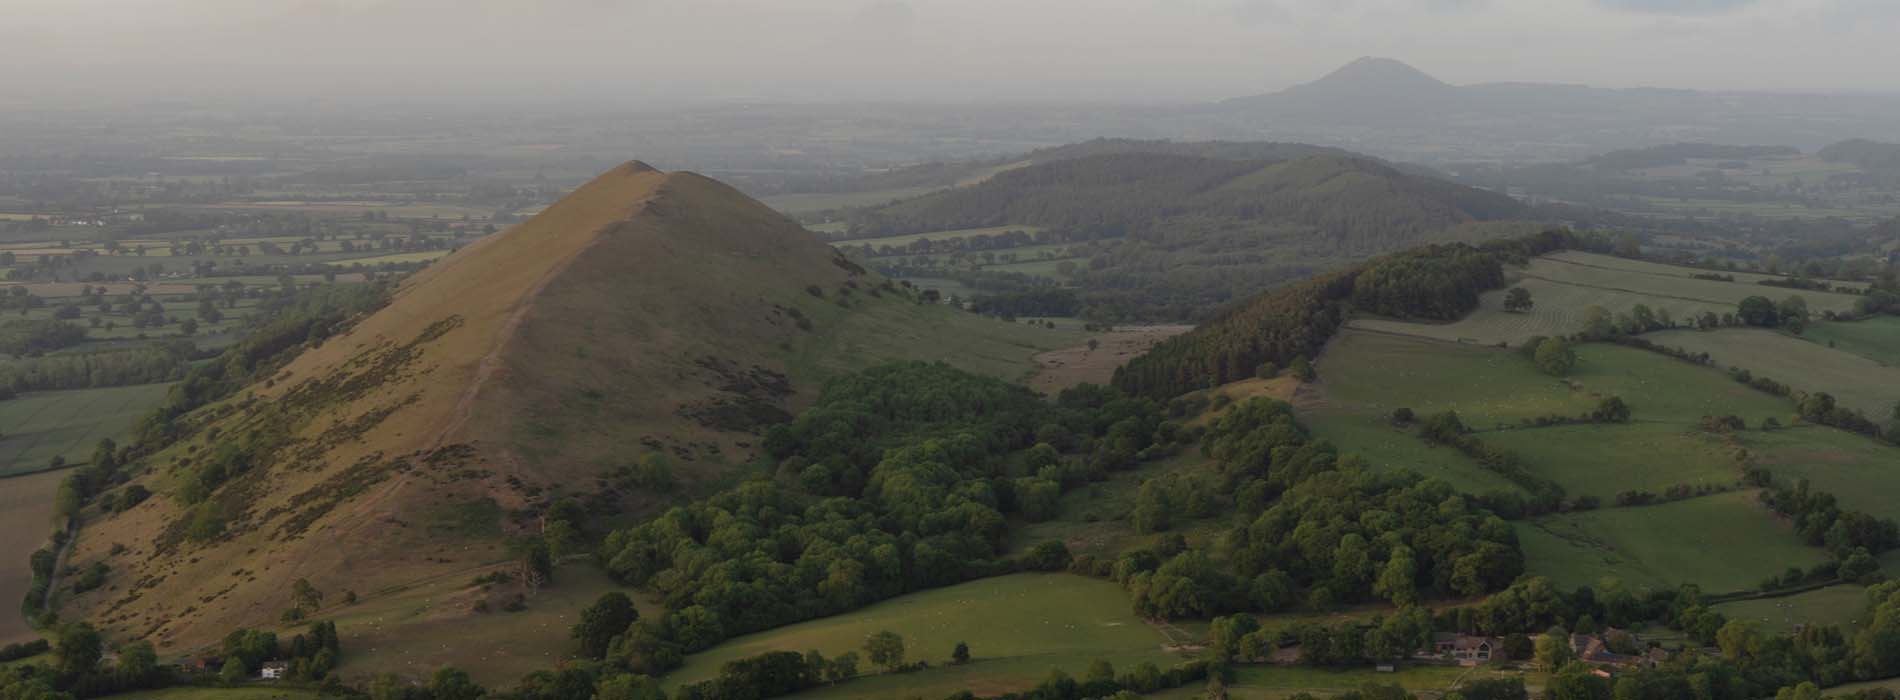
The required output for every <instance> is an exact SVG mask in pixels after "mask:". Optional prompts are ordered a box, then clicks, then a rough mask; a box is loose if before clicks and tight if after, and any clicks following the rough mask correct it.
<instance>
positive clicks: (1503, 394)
mask: <svg viewBox="0 0 1900 700" xmlns="http://www.w3.org/2000/svg"><path fill="white" fill-rule="evenodd" d="M1316 369H1317V371H1318V372H1319V389H1320V392H1321V394H1322V395H1323V396H1324V398H1323V399H1322V401H1323V408H1325V409H1337V410H1351V411H1353V412H1355V413H1357V414H1359V415H1362V416H1365V417H1367V418H1372V417H1378V416H1390V415H1391V414H1392V410H1393V409H1396V408H1401V407H1405V408H1410V409H1412V410H1413V411H1414V412H1416V413H1417V414H1418V415H1420V416H1425V415H1430V414H1433V413H1438V412H1441V411H1446V410H1456V411H1458V413H1459V415H1460V416H1462V417H1463V418H1464V420H1465V422H1466V423H1468V424H1470V425H1472V426H1474V427H1479V428H1483V427H1489V426H1491V425H1494V424H1497V423H1516V422H1517V421H1518V419H1520V418H1534V417H1537V416H1542V415H1548V414H1552V413H1560V414H1565V415H1572V414H1576V413H1581V412H1584V411H1588V410H1590V407H1591V405H1592V404H1593V402H1591V401H1589V400H1588V397H1586V396H1582V395H1579V394H1578V392H1575V391H1573V390H1571V388H1570V387H1569V386H1568V385H1566V384H1565V383H1564V382H1563V380H1561V379H1558V378H1556V377H1552V376H1549V375H1545V374H1543V373H1541V372H1538V371H1537V368H1535V367H1533V366H1532V365H1531V363H1530V362H1528V361H1526V360H1524V358H1522V357H1519V356H1518V354H1517V353H1515V352H1511V351H1507V350H1499V349H1496V348H1484V347H1474V346H1466V345H1458V344H1454V343H1445V342H1438V341H1432V340H1425V339H1421V338H1416V337H1407V336H1400V335H1390V334H1385V333H1375V332H1367V331H1361V330H1352V329H1348V330H1346V331H1344V332H1342V333H1340V334H1339V335H1338V336H1336V337H1334V338H1333V340H1332V342H1331V343H1330V344H1328V345H1327V347H1326V351H1325V352H1324V353H1322V354H1321V355H1320V359H1319V362H1318V364H1317V366H1316Z"/></svg>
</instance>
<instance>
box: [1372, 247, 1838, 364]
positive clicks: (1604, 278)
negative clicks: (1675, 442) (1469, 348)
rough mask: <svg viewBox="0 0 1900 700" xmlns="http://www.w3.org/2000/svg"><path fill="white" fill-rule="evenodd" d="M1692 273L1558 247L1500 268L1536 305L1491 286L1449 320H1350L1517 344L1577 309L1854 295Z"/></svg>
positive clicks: (1568, 319)
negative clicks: (1519, 308)
mask: <svg viewBox="0 0 1900 700" xmlns="http://www.w3.org/2000/svg"><path fill="white" fill-rule="evenodd" d="M1699 272H1701V271H1699V270H1694V269H1692V268H1684V267H1672V266H1668V265H1660V264H1657V263H1648V262H1643V261H1633V260H1624V259H1622V258H1616V257H1612V256H1608V255H1597V254H1593V253H1579V252H1574V251H1572V252H1565V253H1559V254H1556V255H1551V256H1546V257H1541V258H1536V259H1533V260H1532V261H1531V262H1530V264H1529V265H1527V266H1525V267H1523V268H1521V269H1516V270H1507V271H1506V274H1507V277H1510V278H1511V282H1510V283H1509V285H1510V286H1516V287H1523V288H1524V289H1525V290H1527V291H1529V292H1530V293H1531V299H1532V301H1533V302H1534V303H1535V306H1534V307H1533V308H1532V309H1531V310H1530V311H1528V312H1511V311H1505V310H1504V295H1505V292H1506V291H1507V290H1505V289H1498V290H1492V291H1489V292H1485V293H1484V294H1483V295H1481V296H1480V302H1479V308H1478V309H1477V310H1475V311H1473V312H1471V313H1470V314H1467V315H1466V316H1465V317H1464V318H1461V319H1459V320H1457V321H1453V322H1450V323H1413V322H1408V321H1396V320H1390V319H1355V320H1354V321H1352V322H1351V325H1352V326H1353V327H1356V328H1364V329H1369V330H1378V331H1384V332H1389V333H1400V334H1407V335H1416V336H1421V337H1427V338H1436V339H1440V340H1450V341H1457V342H1465V343H1474V344H1484V345H1496V344H1499V343H1508V344H1516V343H1518V342H1521V341H1523V340H1524V339H1525V338H1528V337H1530V336H1533V335H1545V336H1550V335H1568V334H1571V333H1576V332H1578V331H1581V330H1583V327H1584V325H1585V316H1584V312H1585V310H1586V309H1588V308H1589V307H1591V306H1599V307H1602V308H1604V309H1605V310H1608V311H1610V312H1611V313H1623V312H1627V311H1629V310H1630V308H1631V307H1634V306H1635V305H1637V304H1644V305H1647V306H1649V307H1650V308H1651V309H1654V310H1656V311H1657V312H1658V313H1662V312H1667V313H1668V314H1669V315H1670V316H1671V317H1673V318H1674V319H1675V320H1677V321H1679V322H1680V321H1685V320H1687V319H1689V318H1692V317H1693V316H1696V315H1699V314H1701V313H1703V312H1705V311H1713V312H1715V313H1716V314H1722V313H1726V312H1732V311H1734V310H1735V308H1736V306H1737V305H1738V304H1739V303H1741V300H1742V299H1745V298H1747V297H1750V296H1764V297H1768V298H1770V299H1781V298H1784V297H1787V296H1789V295H1790V294H1799V295H1801V297H1802V298H1804V299H1806V300H1807V302H1808V308H1809V310H1810V311H1811V312H1812V313H1813V314H1815V315H1816V316H1819V315H1820V314H1821V313H1822V312H1823V311H1835V312H1845V311H1850V310H1852V309H1853V307H1854V302H1855V301H1856V299H1857V297H1855V296H1853V295H1848V294H1834V293H1826V292H1812V291H1796V290H1789V289H1782V288H1777V287H1769V286H1765V285H1760V284H1754V283H1753V281H1752V280H1753V279H1765V278H1766V276H1757V277H1755V278H1745V275H1744V274H1741V273H1738V274H1737V276H1736V281H1734V282H1723V281H1716V280H1700V279H1695V278H1693V277H1690V275H1692V274H1697V273H1699ZM1724 274H1727V273H1724Z"/></svg>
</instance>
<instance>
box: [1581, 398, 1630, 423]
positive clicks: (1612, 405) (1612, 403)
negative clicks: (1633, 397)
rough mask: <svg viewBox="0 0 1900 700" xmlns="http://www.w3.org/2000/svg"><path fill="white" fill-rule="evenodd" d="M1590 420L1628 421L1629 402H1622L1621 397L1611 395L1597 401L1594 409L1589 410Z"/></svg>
mask: <svg viewBox="0 0 1900 700" xmlns="http://www.w3.org/2000/svg"><path fill="white" fill-rule="evenodd" d="M1590 420H1593V421H1596V422H1598V423H1628V422H1630V407H1629V404H1626V403H1623V397H1621V396H1612V397H1609V398H1607V399H1604V400H1602V401H1598V402H1597V407H1596V410H1593V411H1591V412H1590Z"/></svg>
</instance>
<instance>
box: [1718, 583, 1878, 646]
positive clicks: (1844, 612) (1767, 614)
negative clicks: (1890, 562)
mask: <svg viewBox="0 0 1900 700" xmlns="http://www.w3.org/2000/svg"><path fill="white" fill-rule="evenodd" d="M1715 609H1716V611H1717V612H1720V613H1722V614H1723V615H1727V616H1728V618H1729V619H1731V620H1754V621H1757V622H1760V623H1761V626H1762V630H1763V631H1765V632H1768V633H1771V634H1789V633H1791V632H1793V631H1794V627H1795V625H1835V626H1838V627H1840V628H1841V630H1842V631H1843V632H1846V633H1847V634H1850V635H1851V634H1853V633H1854V630H1855V629H1858V628H1859V627H1860V623H1861V621H1862V618H1864V617H1866V616H1867V589H1866V588H1863V587H1861V586H1855V585H1841V586H1829V587H1827V588H1823V589H1820V590H1816V591H1808V592H1806V593H1799V594H1795V595H1791V596H1786V597H1782V598H1763V599H1760V600H1743V601H1736V602H1733V603H1723V604H1721V605H1717V606H1715Z"/></svg>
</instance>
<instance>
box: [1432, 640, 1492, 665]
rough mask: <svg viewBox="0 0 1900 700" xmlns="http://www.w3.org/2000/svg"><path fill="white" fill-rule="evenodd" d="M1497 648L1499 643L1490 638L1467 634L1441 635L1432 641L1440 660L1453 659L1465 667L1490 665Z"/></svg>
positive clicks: (1433, 648)
mask: <svg viewBox="0 0 1900 700" xmlns="http://www.w3.org/2000/svg"><path fill="white" fill-rule="evenodd" d="M1497 648H1498V643H1497V641H1496V640H1494V639H1491V638H1490V637H1474V636H1471V635H1465V634H1440V635H1438V637H1437V638H1436V639H1434V640H1433V641H1432V650H1433V651H1434V652H1436V655H1437V656H1438V658H1441V659H1451V660H1454V661H1457V662H1458V663H1459V664H1460V665H1463V666H1476V665H1478V664H1482V663H1490V661H1491V655H1492V652H1493V651H1494V650H1496V649H1497Z"/></svg>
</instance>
